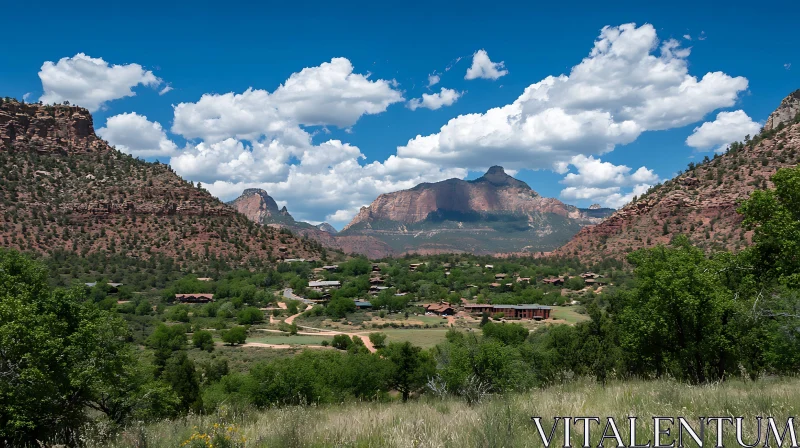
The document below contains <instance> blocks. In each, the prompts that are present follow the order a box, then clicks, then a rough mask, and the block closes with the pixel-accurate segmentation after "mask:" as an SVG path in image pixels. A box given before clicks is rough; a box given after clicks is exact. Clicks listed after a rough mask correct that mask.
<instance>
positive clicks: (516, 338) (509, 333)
mask: <svg viewBox="0 0 800 448" xmlns="http://www.w3.org/2000/svg"><path fill="white" fill-rule="evenodd" d="M482 331H483V335H484V336H486V337H487V338H495V339H497V340H498V341H500V342H502V343H503V344H506V345H519V344H522V343H523V342H525V339H526V338H527V337H528V329H527V328H525V327H523V326H522V325H520V324H507V323H502V324H498V323H494V322H488V323H486V324H485V325H484V326H483V328H482Z"/></svg>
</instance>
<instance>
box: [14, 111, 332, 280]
mask: <svg viewBox="0 0 800 448" xmlns="http://www.w3.org/2000/svg"><path fill="white" fill-rule="evenodd" d="M0 164H2V166H3V167H4V170H5V172H4V173H3V176H2V177H0V203H2V211H3V213H2V219H0V242H2V245H3V246H5V247H13V248H16V249H20V250H23V251H29V252H35V253H52V252H54V251H58V250H64V251H71V252H75V253H80V254H87V253H91V252H98V251H103V252H105V253H108V254H119V255H124V256H130V257H134V258H140V259H149V258H151V257H153V256H156V255H163V256H166V257H169V258H173V259H175V260H177V262H178V264H179V265H184V266H186V267H204V266H208V265H209V263H211V262H212V260H216V261H223V262H226V263H230V264H233V265H241V266H246V265H254V264H259V263H264V262H268V261H269V260H271V259H272V260H275V259H277V258H280V257H281V256H298V257H306V258H313V257H318V256H319V253H320V250H319V249H320V247H319V245H318V244H316V243H314V242H308V241H302V240H300V239H298V238H287V237H285V236H282V235H279V233H278V232H277V231H275V230H274V229H265V228H260V227H258V226H255V225H254V224H252V223H251V222H250V221H249V220H248V219H247V218H245V217H244V216H243V215H241V214H239V213H237V212H236V211H235V210H234V209H232V208H231V207H229V206H227V205H225V204H223V203H222V202H220V201H219V200H218V199H216V198H214V197H213V196H211V194H209V193H208V192H207V191H206V190H204V189H202V188H198V187H197V186H194V185H193V184H192V183H191V182H188V181H185V180H183V179H181V178H180V176H178V175H177V174H175V173H174V172H173V171H172V169H171V168H170V167H169V166H167V165H164V164H160V163H147V162H144V161H141V160H138V159H135V158H133V157H131V156H130V155H127V154H123V153H121V152H119V151H117V150H116V149H114V148H112V147H111V146H109V145H108V143H107V142H105V141H104V140H102V139H100V138H98V137H97V136H96V135H95V132H94V126H93V121H92V116H91V114H90V113H89V112H88V111H87V110H86V109H83V108H80V107H74V106H68V105H57V106H50V105H40V104H25V103H22V102H18V101H16V100H11V99H3V100H2V104H0Z"/></svg>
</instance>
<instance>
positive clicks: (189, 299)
mask: <svg viewBox="0 0 800 448" xmlns="http://www.w3.org/2000/svg"><path fill="white" fill-rule="evenodd" d="M175 301H176V302H179V303H208V302H213V301H214V294H201V293H196V294H175Z"/></svg>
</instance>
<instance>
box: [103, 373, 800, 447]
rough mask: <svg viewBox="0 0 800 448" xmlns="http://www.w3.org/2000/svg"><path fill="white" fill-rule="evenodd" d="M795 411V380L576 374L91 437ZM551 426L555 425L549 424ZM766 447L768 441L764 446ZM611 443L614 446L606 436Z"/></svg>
mask: <svg viewBox="0 0 800 448" xmlns="http://www.w3.org/2000/svg"><path fill="white" fill-rule="evenodd" d="M798 410H800V379H794V378H792V379H786V378H784V379H765V380H760V381H756V382H743V381H738V380H732V381H727V382H724V383H721V384H712V385H703V386H690V385H686V384H679V383H676V382H673V381H668V380H659V381H625V382H622V381H620V382H614V383H610V384H607V385H606V386H605V387H603V386H601V385H599V384H597V383H594V382H592V381H589V380H579V381H575V382H572V383H569V384H565V385H560V386H553V387H550V388H547V389H544V390H535V391H529V392H525V393H518V394H509V395H504V396H497V397H490V398H488V399H486V400H485V401H483V402H482V403H480V404H477V405H474V406H472V407H470V406H468V405H467V404H466V403H465V402H464V401H462V400H460V399H458V398H455V397H450V398H443V399H440V398H434V397H423V398H422V399H420V400H417V401H411V402H409V403H405V404H403V403H399V402H396V403H344V404H341V405H327V406H306V407H286V408H277V409H268V410H263V411H256V410H253V411H245V412H242V411H238V412H232V411H226V410H225V409H221V410H220V411H218V412H217V413H216V414H214V415H203V416H189V417H185V418H181V419H178V420H172V421H162V422H158V423H154V424H149V425H133V426H131V427H128V428H126V429H125V430H124V431H122V432H121V433H118V435H117V436H115V437H114V438H113V439H111V440H100V439H98V440H94V441H92V442H91V443H90V444H89V446H92V447H100V446H102V447H140V448H142V447H148V448H158V447H170V448H171V447H177V446H180V445H181V444H182V443H183V442H184V441H186V440H188V439H190V438H191V436H192V434H196V433H198V432H201V433H202V432H208V431H210V430H211V428H212V427H213V425H214V424H215V423H216V424H218V425H226V426H230V425H235V426H236V429H235V432H236V436H237V437H244V440H245V442H244V444H243V446H246V447H281V448H283V447H289V448H291V447H398V448H400V447H402V448H406V447H407V448H411V447H453V448H463V447H541V446H542V442H541V439H540V438H539V436H538V433H537V431H536V427H535V426H534V425H533V423H532V422H531V420H530V417H531V416H541V417H544V420H545V423H546V424H547V425H550V424H551V423H552V420H551V418H552V417H553V416H573V417H575V416H599V417H601V418H605V417H608V416H612V417H614V418H615V419H616V420H617V423H618V425H619V427H620V428H619V429H620V432H621V433H622V437H623V440H625V441H626V443H627V440H628V430H627V417H628V416H637V417H641V418H642V419H643V420H644V421H643V422H642V426H641V427H640V429H639V430H638V431H637V432H638V433H639V435H640V436H641V437H640V439H641V440H640V441H641V442H644V441H646V440H647V439H649V438H652V417H653V416H672V417H677V416H685V417H686V418H692V419H695V420H694V421H695V422H696V418H697V417H701V416H736V417H739V416H740V417H745V418H746V420H745V422H746V426H745V434H746V436H747V437H746V439H745V441H746V442H749V443H752V442H753V441H754V440H755V434H756V431H755V430H756V421H755V417H756V416H774V417H776V418H780V419H782V422H781V424H783V423H785V422H786V418H787V417H788V416H797V415H798ZM603 425H605V420H603ZM579 426H580V425H575V426H573V436H572V442H573V443H572V445H573V446H581V445H582V444H583V433H582V431H581V429H580V428H579ZM795 426H797V424H796V425H795ZM546 428H547V430H548V431H549V426H546ZM781 429H782V428H781ZM645 431H646V433H645ZM674 431H675V429H674V428H673V435H675V432H674ZM561 434H562V433H561V431H558V435H557V436H556V437H557V438H556V439H555V440H556V441H557V443H558V446H560V445H561V444H562V442H561V441H562V440H563V439H562V435H561ZM601 434H602V428H600V429H597V428H596V426H595V427H594V428H593V429H592V430H591V435H592V443H593V446H597V443H598V441H599V440H600V436H601ZM714 434H715V432H714V429H713V427H710V428H709V429H707V430H706V443H705V446H713V445H714V441H715V440H714V437H715V436H714ZM751 436H752V440H749V439H750V438H751ZM667 439H669V438H667ZM238 440H241V439H238ZM735 440H736V439H735V434H734V431H733V430H732V428H731V427H728V429H727V430H726V434H725V446H738V445H737V444H736V443H735ZM690 441H691V440H690ZM763 443H764V440H763V438H762V440H761V443H760V445H762V446H763ZM237 446H242V445H237ZM606 446H614V444H613V443H612V442H611V441H606ZM688 446H694V445H693V444H691V443H690V444H688ZM784 446H787V445H786V444H784Z"/></svg>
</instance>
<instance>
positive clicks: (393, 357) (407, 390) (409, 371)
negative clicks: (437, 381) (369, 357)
mask: <svg viewBox="0 0 800 448" xmlns="http://www.w3.org/2000/svg"><path fill="white" fill-rule="evenodd" d="M383 356H384V357H385V358H386V359H388V360H389V361H391V362H392V364H393V366H392V374H391V376H390V381H391V385H392V387H394V388H395V389H397V390H398V391H400V393H401V394H402V396H403V401H407V400H408V398H409V396H411V394H412V393H415V392H417V391H419V390H421V389H422V388H423V387H424V386H425V383H426V382H427V381H428V378H430V377H431V376H433V374H434V373H435V372H436V363H435V362H434V360H433V357H432V356H431V355H430V353H428V352H425V351H422V349H421V348H420V347H415V346H413V345H411V343H410V342H408V341H405V342H393V343H390V344H389V345H387V346H386V348H385V349H383Z"/></svg>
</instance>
